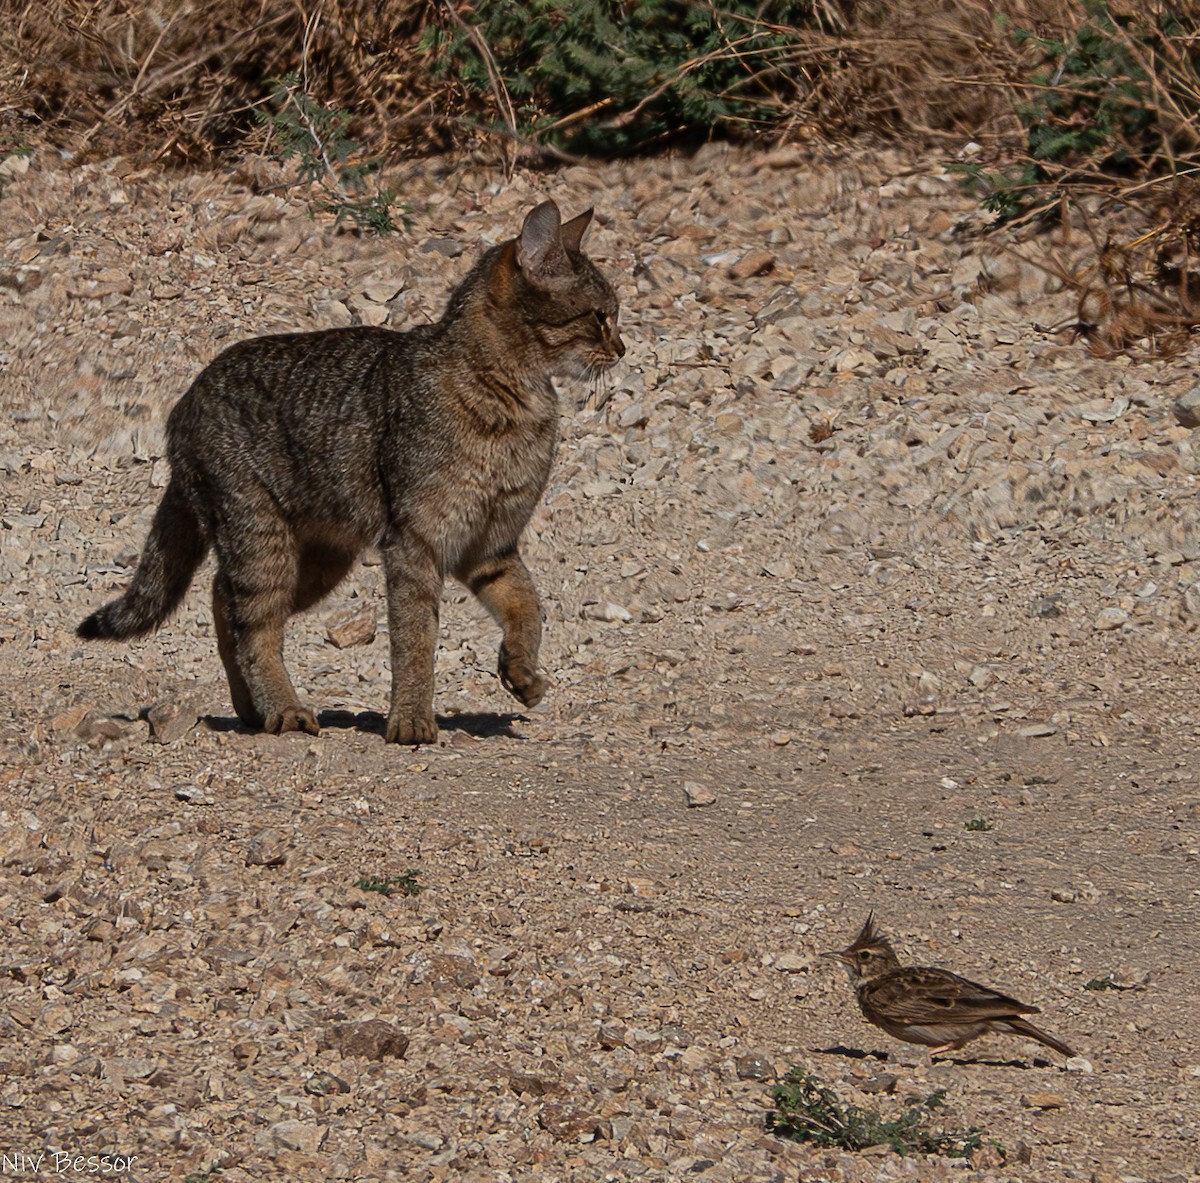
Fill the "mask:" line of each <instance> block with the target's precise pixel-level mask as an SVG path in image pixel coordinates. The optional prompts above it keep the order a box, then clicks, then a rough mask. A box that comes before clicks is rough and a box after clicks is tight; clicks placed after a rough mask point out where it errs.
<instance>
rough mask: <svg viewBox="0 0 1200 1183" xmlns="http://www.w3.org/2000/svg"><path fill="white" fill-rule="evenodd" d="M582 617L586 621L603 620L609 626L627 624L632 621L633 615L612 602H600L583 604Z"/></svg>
mask: <svg viewBox="0 0 1200 1183" xmlns="http://www.w3.org/2000/svg"><path fill="white" fill-rule="evenodd" d="M583 615H584V616H585V617H586V618H587V619H588V620H603V621H606V622H608V623H609V624H628V623H629V622H630V621H631V620H632V619H633V613H632V612H630V611H629V609H628V608H623V607H622V606H621V605H620V604H614V603H613V601H612V600H600V601H598V602H597V603H594V604H585V605H584V608H583Z"/></svg>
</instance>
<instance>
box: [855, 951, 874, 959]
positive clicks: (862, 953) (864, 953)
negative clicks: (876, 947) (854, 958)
mask: <svg viewBox="0 0 1200 1183" xmlns="http://www.w3.org/2000/svg"><path fill="white" fill-rule="evenodd" d="M858 959H859V961H870V960H871V952H870V950H869V949H862V950H860V952H859V954H858Z"/></svg>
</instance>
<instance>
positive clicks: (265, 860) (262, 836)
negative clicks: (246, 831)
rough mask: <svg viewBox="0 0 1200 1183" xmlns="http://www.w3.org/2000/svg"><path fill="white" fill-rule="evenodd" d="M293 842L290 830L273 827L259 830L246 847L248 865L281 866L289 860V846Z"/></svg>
mask: <svg viewBox="0 0 1200 1183" xmlns="http://www.w3.org/2000/svg"><path fill="white" fill-rule="evenodd" d="M291 844H292V832H291V831H290V830H283V829H275V828H272V827H268V828H266V829H262V830H259V831H258V833H257V834H255V835H254V837H253V838H251V839H250V843H249V845H248V846H247V847H246V866H248V867H281V866H283V864H284V863H286V862H287V857H288V848H289V847H290V846H291Z"/></svg>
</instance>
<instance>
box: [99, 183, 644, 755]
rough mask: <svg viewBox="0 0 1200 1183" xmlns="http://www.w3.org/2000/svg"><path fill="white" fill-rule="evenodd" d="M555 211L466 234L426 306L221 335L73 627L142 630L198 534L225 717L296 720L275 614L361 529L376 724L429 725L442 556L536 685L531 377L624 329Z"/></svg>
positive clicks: (534, 688)
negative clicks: (376, 673) (461, 274)
mask: <svg viewBox="0 0 1200 1183" xmlns="http://www.w3.org/2000/svg"><path fill="white" fill-rule="evenodd" d="M591 218H592V211H591V210H588V211H587V212H586V213H583V214H580V215H579V216H578V217H576V218H572V219H571V220H570V221H569V222H566V223H563V222H562V221H561V218H560V215H559V210H558V207H557V206H556V205H555V204H554V203H553V202H550V201H546V202H543V203H542V204H541V205H539V206H537V207H536V208H535V209H534V210H532V211H531V212H530V213H529V214H528V216H527V217H526V218H525V221H524V224H523V225H522V227H521V232H520V234H519V235H518V236H517V237H516V238H514V239H511V240H509V241H507V242H504V243H501V244H500V245H499V246H496V247H493V248H491V249H490V250H488V251H487V252H486V253H485V254H484V255H483V256H482V257H481V258H480V260H479V262H478V263H476V265H475V266H474V267H473V268H472V270H471V271H470V272H469V273H468V275H467V276H466V278H465V279H464V280H463V281H462V283H461V284H459V286H458V287H457V288H456V289H455V290H454V292H453V293H452V294H451V296H450V300H449V303H448V305H447V307H446V311H445V314H444V315H443V317H442V319H441V320H440V321H438V322H437V323H436V324H431V325H422V326H418V327H417V328H413V329H410V330H408V331H407V332H396V331H394V330H391V329H385V328H365V327H363V328H347V329H330V330H326V331H322V332H312V333H291V334H286V335H282V336H271V337H260V338H257V339H254V340H250V341H243V342H241V343H240V344H237V345H234V346H232V347H231V348H229V349H227V350H226V351H225V352H224V353H222V354H221V355H220V356H219V357H217V358H216V360H215V361H213V362H212V363H211V364H210V365H209V366H208V367H207V368H206V369H205V370H204V371H203V372H202V373H201V374H200V376H199V377H198V378H197V379H196V380H195V382H194V383H193V384H192V386H191V387H190V389H189V390H188V391H187V392H186V393H185V394H184V395H183V397H182V398H181V399H180V400H179V402H178V403H177V404H176V405H175V407H174V408H173V410H172V411H171V414H170V417H169V418H168V420H167V456H168V459H169V460H170V464H171V479H170V483H169V484H168V486H167V489H166V492H165V493H164V495H163V499H162V502H161V503H160V504H159V507H158V510H157V512H156V514H155V516H154V521H153V524H152V526H151V528H150V536H149V538H148V539H147V542H146V546H145V549H144V551H143V552H142V556H141V559H140V560H139V562H138V567H137V570H136V572H135V573H134V576H133V580H132V582H131V584H130V586H129V589H128V590H127V591H126V592H125V594H124V595H123V596H121V597H120V599H117V600H114V601H112V602H111V603H109V604H106V605H105V606H104V607H102V608H100V609H99V610H98V611H96V612H93V613H92V615H91V616H89V617H88V618H87V619H86V620H84V621H83V623H82V624H81V625H80V626H79V630H78V631H79V635H80V636H81V637H85V638H89V639H91V638H112V639H124V638H128V637H135V636H138V635H140V634H143V633H147V632H149V631H151V630H152V629H154V628H155V627H157V626H158V625H160V624H161V623H162V622H163V621H164V620H165V619H166V618H167V616H168V615H169V614H170V613H171V612H172V611H173V610H174V609H175V608H176V607H178V605H179V603H180V601H181V600H182V599H183V596H184V594H185V593H186V591H187V589H188V586H189V584H190V583H191V581H192V577H193V576H194V574H195V572H196V569H197V567H199V565H200V563H201V561H202V560H203V559H204V557H205V555H206V554H207V553H208V551H209V549H210V548H211V549H212V550H214V551H215V552H216V559H217V570H216V576H215V578H214V580H213V617H214V620H215V624H216V634H217V649H218V651H219V653H220V655H221V661H222V662H223V663H224V666H225V672H226V674H227V676H228V678H229V689H230V692H231V694H232V697H233V706H234V709H235V710H236V711H237V714H238V717H239V718H240V719H241V720H242V721H243V722H244V723H246V724H248V725H249V726H251V727H261V728H264V729H266V730H267V731H271V732H281V731H296V730H302V731H307V732H310V733H312V734H316V732H317V730H318V728H317V719H316V716H315V715H314V713H313V712H312V711H311V710H310V709H309V708H308V707H306V706H302V705H301V703H300V701H299V699H298V698H297V696H296V691H295V689H294V688H293V686H292V683H291V680H290V678H289V677H288V673H287V670H286V669H285V668H284V664H283V634H284V625H285V624H286V622H287V619H288V617H289V616H290V615H292V613H295V612H301V611H303V610H304V609H306V608H308V607H311V606H312V605H313V604H316V603H317V602H318V601H319V600H321V599H322V598H323V597H325V596H326V595H328V594H329V593H330V592H331V591H332V590H333V589H334V588H335V587H336V586H337V584H338V583H339V582H340V581H341V580H342V578H343V577H344V576H345V575H346V573H347V572H348V571H349V570H350V567H351V565H352V564H353V563H354V561H355V559H356V558H357V556H358V555H359V554H360V553H361V552H362V550H363V549H364V548H365V547H368V546H371V545H378V546H379V548H380V552H381V554H382V558H383V565H384V571H385V574H386V580H387V609H388V628H389V632H390V636H391V664H392V697H391V706H390V708H389V711H388V718H387V731H386V736H387V739H388V740H389V741H392V742H395V743H402V744H419V743H432V742H433V741H434V740H435V739H436V738H437V725H436V723H435V722H434V714H433V670H434V648H435V645H436V642H437V633H438V602H439V598H440V595H441V589H442V584H443V581H444V580H445V577H446V576H447V575H451V576H453V577H454V578H455V579H458V580H460V581H461V582H462V583H463V584H465V585H466V586H467V587H468V588H469V589H470V590H471V591H472V592H473V593H474V594H475V595H476V596H478V598H479V600H480V601H481V602H482V603H483V605H484V606H485V607H486V608H487V610H488V611H489V612H490V613H491V614H492V616H493V617H495V619H496V620H497V622H498V623H499V624H500V627H501V629H502V630H503V640H502V642H501V645H500V661H499V673H500V680H501V682H503V684H504V686H505V688H506V689H507V690H508V691H509V692H510V693H511V694H513V695H514V696H515V697H516V698H517V699H518V700H520V702H522V703H523V704H524V705H525V706H527V707H532V706H534V705H535V704H536V703H537V702H539V701H540V700H541V698H542V696H543V695H544V694H545V692H546V688H547V680H546V678H545V676H544V675H543V673H542V672H540V671H539V669H538V647H539V644H540V642H541V631H542V626H541V610H540V606H539V604H538V598H537V591H536V590H535V588H534V585H533V580H532V579H531V577H530V574H529V571H528V570H527V569H526V567H525V564H524V563H523V562H522V561H521V555H520V551H519V541H520V537H521V532H522V531H523V530H524V528H525V525H526V523H527V522H528V521H529V518H530V516H531V514H532V513H533V510H534V508H535V506H536V505H537V502H538V500H539V498H540V497H541V495H542V492H543V490H544V489H545V487H546V481H547V479H548V477H549V475H550V467H551V463H552V461H553V459H554V453H555V448H556V444H557V435H558V400H557V396H556V394H555V390H554V386H553V384H552V382H551V377H552V376H571V377H592V376H595V375H596V374H598V373H599V372H601V371H603V370H605V369H607V368H608V367H610V366H612V365H614V364H615V363H616V362H617V360H618V359H619V358H620V357H621V356H622V355H623V354H624V352H625V346H624V345H623V344H622V342H621V338H620V336H619V335H618V333H617V298H616V295H615V293H614V292H613V289H612V287H611V286H610V285H609V283H608V282H607V281H606V280H605V279H604V277H603V276H602V275H601V274H600V272H599V271H598V270H597V268H596V267H595V265H594V264H593V263H592V262H591V261H590V260H589V259H588V258H587V257H586V256H585V255H584V254H583V253H582V252H581V250H580V242H581V240H582V238H583V234H584V231H585V230H586V229H587V227H588V224H589V223H590V221H591Z"/></svg>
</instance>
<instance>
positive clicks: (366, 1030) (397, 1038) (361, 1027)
mask: <svg viewBox="0 0 1200 1183" xmlns="http://www.w3.org/2000/svg"><path fill="white" fill-rule="evenodd" d="M408 1043H409V1040H408V1036H407V1035H405V1034H404V1032H403V1031H401V1030H400V1028H399V1027H397V1026H395V1024H393V1023H389V1022H387V1021H386V1020H384V1019H359V1020H356V1021H353V1022H348V1023H335V1024H334V1025H333V1026H332V1027H329V1028H327V1029H326V1030H325V1033H324V1035H323V1037H322V1046H324V1047H329V1048H333V1049H335V1050H336V1051H339V1052H341V1054H342V1055H343V1056H362V1057H363V1058H364V1059H367V1060H384V1059H388V1060H398V1059H402V1058H403V1057H404V1054H405V1053H406V1052H407V1051H408Z"/></svg>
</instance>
